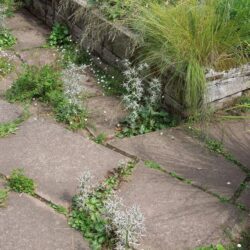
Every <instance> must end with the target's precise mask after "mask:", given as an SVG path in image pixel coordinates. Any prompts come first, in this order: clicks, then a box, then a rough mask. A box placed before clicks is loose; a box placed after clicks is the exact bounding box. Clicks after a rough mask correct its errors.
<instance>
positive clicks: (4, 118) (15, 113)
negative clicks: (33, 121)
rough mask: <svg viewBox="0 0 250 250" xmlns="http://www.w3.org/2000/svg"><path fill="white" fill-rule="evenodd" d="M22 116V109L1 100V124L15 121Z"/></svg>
mask: <svg viewBox="0 0 250 250" xmlns="http://www.w3.org/2000/svg"><path fill="white" fill-rule="evenodd" d="M21 114H22V109H21V108H20V107H18V106H16V105H14V104H10V103H8V102H6V101H3V100H1V99H0V123H7V122H11V121H14V120H15V119H17V118H18V117H19V116H20V115H21Z"/></svg>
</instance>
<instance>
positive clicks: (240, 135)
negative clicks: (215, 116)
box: [208, 114, 250, 170]
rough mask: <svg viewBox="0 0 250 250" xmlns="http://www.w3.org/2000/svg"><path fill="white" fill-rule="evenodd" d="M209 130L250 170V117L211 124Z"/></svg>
mask: <svg viewBox="0 0 250 250" xmlns="http://www.w3.org/2000/svg"><path fill="white" fill-rule="evenodd" d="M249 115H250V114H249ZM208 132H209V133H210V135H211V136H212V137H214V138H216V139H217V140H219V141H221V142H222V143H223V144H224V146H225V148H226V149H228V150H229V152H231V153H232V154H233V155H234V156H235V157H236V159H237V160H239V161H240V162H241V163H242V164H244V165H245V166H246V167H248V168H249V170H250V119H248V120H245V121H244V120H243V121H226V122H221V123H216V124H211V125H210V126H209V129H208Z"/></svg>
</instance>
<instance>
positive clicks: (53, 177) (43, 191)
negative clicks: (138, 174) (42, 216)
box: [0, 118, 128, 205]
mask: <svg viewBox="0 0 250 250" xmlns="http://www.w3.org/2000/svg"><path fill="white" fill-rule="evenodd" d="M35 119H37V118H30V119H29V120H28V121H27V122H25V123H24V124H23V125H22V126H21V127H20V128H19V130H18V132H17V133H16V135H10V136H8V137H6V138H2V139H0V152H1V153H0V172H2V173H4V174H6V175H9V174H10V172H11V171H12V170H13V169H15V168H24V169H25V173H26V174H27V175H28V176H29V177H31V178H33V179H34V180H35V182H36V183H37V185H38V188H37V192H38V193H39V194H40V195H41V196H42V197H44V198H46V199H48V200H52V201H53V202H55V203H60V204H64V205H68V204H70V203H71V199H72V196H73V195H74V194H75V193H76V187H77V185H78V180H77V179H78V178H79V177H80V175H81V174H82V173H83V171H86V170H89V171H90V172H91V173H92V174H93V175H94V176H95V177H96V181H100V180H103V179H104V178H105V177H106V176H107V174H108V172H109V171H112V170H113V169H114V168H116V167H117V165H118V162H119V161H120V160H128V159H126V157H124V156H123V155H121V154H118V153H116V152H114V151H112V150H109V149H107V148H105V147H103V146H101V145H98V144H96V143H94V142H92V141H90V140H88V139H86V138H84V137H83V136H81V135H79V134H76V133H73V132H71V131H69V130H67V129H65V128H63V127H62V126H60V125H58V124H55V123H54V122H53V121H50V120H45V119H37V120H35Z"/></svg>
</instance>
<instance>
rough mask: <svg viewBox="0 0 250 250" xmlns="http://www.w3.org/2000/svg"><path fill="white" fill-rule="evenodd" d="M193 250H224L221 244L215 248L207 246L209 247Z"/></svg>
mask: <svg viewBox="0 0 250 250" xmlns="http://www.w3.org/2000/svg"><path fill="white" fill-rule="evenodd" d="M195 250H226V249H225V248H224V247H223V245H221V244H218V245H216V246H213V245H211V246H209V247H199V248H196V249H195Z"/></svg>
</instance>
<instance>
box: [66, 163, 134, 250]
mask: <svg viewBox="0 0 250 250" xmlns="http://www.w3.org/2000/svg"><path fill="white" fill-rule="evenodd" d="M134 168H135V163H134V162H129V163H127V164H126V165H125V167H119V168H118V169H117V170H115V171H114V172H113V174H112V175H110V176H109V177H108V178H107V179H106V180H105V181H104V182H103V183H102V184H101V185H100V186H99V187H97V188H96V189H95V190H94V191H93V192H92V193H91V194H90V195H89V196H88V197H87V198H86V199H85V207H86V209H83V208H79V207H78V206H77V196H75V197H74V199H73V206H72V212H71V214H70V220H69V224H70V225H71V226H72V227H73V228H75V229H77V230H79V231H81V232H82V233H83V236H84V237H85V238H86V239H87V240H88V241H89V242H90V245H91V248H92V249H102V247H103V246H107V247H108V246H111V245H112V239H110V238H109V237H108V235H107V230H106V225H107V221H106V219H105V218H103V216H102V214H103V208H104V202H105V200H106V199H107V198H108V197H109V196H110V195H111V194H112V193H113V191H114V190H115V189H117V188H118V186H119V184H120V182H121V181H122V180H123V179H124V178H126V177H127V176H129V175H131V173H132V171H133V169H134Z"/></svg>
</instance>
